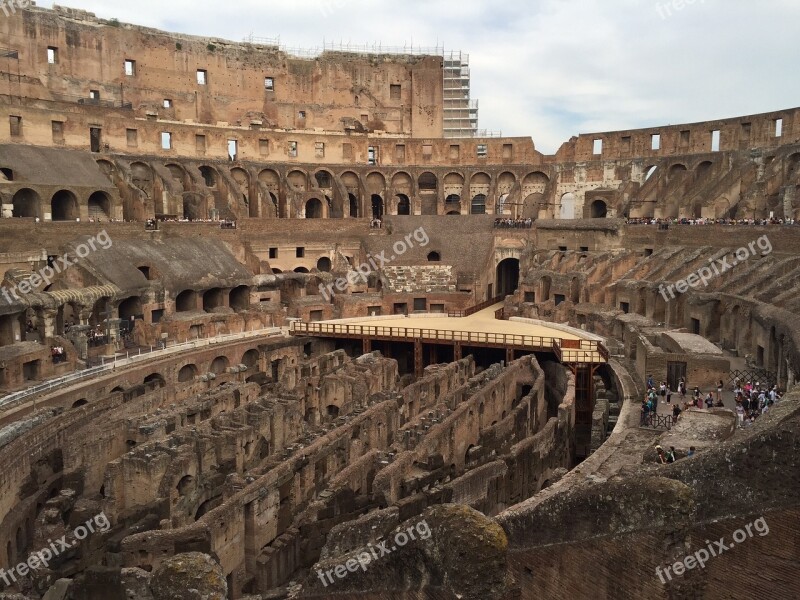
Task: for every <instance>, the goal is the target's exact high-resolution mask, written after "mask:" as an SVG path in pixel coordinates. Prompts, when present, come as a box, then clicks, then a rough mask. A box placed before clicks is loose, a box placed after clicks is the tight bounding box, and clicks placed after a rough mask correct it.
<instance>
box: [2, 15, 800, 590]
mask: <svg viewBox="0 0 800 600" xmlns="http://www.w3.org/2000/svg"><path fill="white" fill-rule="evenodd" d="M0 46H2V48H0V107H1V108H2V112H3V117H2V119H3V122H5V121H6V120H7V121H8V126H6V125H4V124H3V125H2V126H0V200H1V202H2V218H0V266H2V273H3V282H2V296H3V299H2V300H0V392H2V394H3V397H2V399H0V407H2V410H1V411H0V427H1V429H0V465H1V466H2V471H1V473H0V567H2V568H3V570H2V571H0V579H1V580H2V583H0V588H2V592H1V593H0V598H5V599H16V600H23V599H41V598H45V599H46V600H65V599H71V600H92V599H99V600H124V599H133V600H166V599H176V600H182V599H200V598H208V599H222V598H231V599H250V600H257V599H259V598H260V599H271V600H279V599H289V598H293V599H294V598H297V599H303V598H309V599H311V598H320V599H321V598H341V599H348V600H349V599H352V600H356V599H397V600H401V599H402V600H411V599H423V598H433V599H442V600H445V599H448V600H449V599H456V598H463V599H470V600H495V599H496V600H512V599H514V600H517V599H528V598H530V599H535V598H547V599H550V598H554V599H561V598H565V599H566V598H569V599H572V598H579V599H583V598H587V599H594V598H608V599H640V598H648V599H649V598H653V599H665V600H666V599H684V598H685V599H688V598H712V599H716V598H720V599H722V598H725V599H750V598H770V599H773V598H778V599H784V598H785V599H790V598H797V597H800V583H798V581H799V579H798V573H799V572H800V525H798V523H799V522H800V521H799V520H798V517H800V504H799V503H798V491H800V468H799V465H798V458H797V457H798V450H800V437H798V432H800V392H795V391H793V390H794V389H796V387H795V386H796V383H797V377H798V373H800V323H799V322H798V319H797V316H796V315H798V314H800V294H798V290H799V288H798V283H797V282H798V276H799V275H800V259H798V253H799V252H800V229H798V228H797V224H798V220H800V108H792V109H787V110H782V111H779V112H774V113H769V114H756V115H748V116H743V117H737V118H727V119H723V120H719V121H714V122H704V123H691V124H685V125H670V126H665V127H659V128H652V129H646V130H630V131H613V132H601V133H592V134H584V135H579V136H576V137H573V138H572V139H570V140H569V141H567V142H565V143H564V144H563V145H562V146H561V147H560V148H559V150H558V151H557V152H556V153H555V154H554V155H545V154H542V153H541V152H539V151H537V150H536V147H535V145H534V143H533V140H532V139H531V138H497V137H485V138H482V137H477V136H476V135H473V134H470V133H471V132H470V131H469V128H470V127H471V123H472V117H471V116H470V115H471V112H472V109H471V108H470V107H471V105H470V104H469V103H467V104H466V105H465V106H466V108H463V107H462V108H453V106H454V104H455V105H457V104H458V102H457V101H456V99H454V98H452V97H450V96H449V90H450V88H448V87H447V85H448V84H447V83H446V82H448V81H452V80H453V79H456V80H458V78H459V77H460V75H459V74H460V73H462V68H463V65H462V63H461V62H459V61H460V59H459V58H458V56H457V55H451V54H446V55H442V56H419V55H380V56H379V55H368V54H359V53H348V52H325V53H323V54H322V55H320V56H318V57H316V58H299V57H296V56H292V55H289V54H287V53H285V52H283V51H282V50H281V49H280V48H276V47H270V46H264V45H259V44H256V43H234V42H228V41H224V40H218V39H206V38H199V37H192V36H189V35H181V34H175V33H167V32H163V31H157V30H153V29H146V28H143V27H139V26H135V25H129V24H125V23H119V22H115V21H104V20H102V19H99V18H97V17H96V16H95V15H93V14H91V13H88V12H84V11H80V10H75V9H69V8H64V7H54V8H53V9H43V8H37V7H35V6H30V7H25V8H20V9H19V10H16V11H14V12H13V14H11V15H9V16H8V18H4V19H0ZM459 110H461V111H464V112H462V113H458V111H459ZM454 111H455V113H454ZM465 113H466V116H465ZM453 114H460V116H459V117H453ZM448 115H449V116H448ZM454 118H456V119H463V120H464V123H465V125H464V127H465V128H466V129H463V130H462V129H458V128H456V129H455V130H454V129H453V126H452V124H450V125H448V123H450V121H451V120H452V119H454ZM465 131H466V133H465ZM459 132H460V133H459ZM795 294H798V295H795ZM651 377H652V378H653V381H654V384H655V386H656V387H657V388H658V387H659V386H660V382H661V381H664V382H666V383H667V384H668V386H669V388H670V389H671V390H674V391H673V394H674V395H673V396H672V397H671V404H666V402H665V401H664V399H663V396H662V397H661V399H660V400H659V398H658V397H657V398H656V403H657V405H656V406H655V407H654V408H653V411H645V410H644V409H643V398H646V395H647V387H648V383H649V381H648V380H649V379H650V378H651ZM681 379H684V380H685V382H686V384H687V387H688V389H689V391H688V396H689V397H688V398H687V399H686V401H685V403H684V399H683V397H682V396H679V393H678V387H679V382H680V380H681ZM745 380H747V381H748V383H749V382H752V384H753V385H757V386H758V387H762V388H763V389H765V390H771V389H772V387H773V386H776V390H777V391H778V394H779V395H780V399H777V397H776V398H775V401H774V402H772V399H771V398H770V396H769V394H767V397H766V400H767V401H766V402H764V401H762V402H761V404H763V405H764V408H765V409H767V410H762V411H761V412H763V414H761V415H760V416H758V418H756V419H754V420H751V418H750V415H749V414H745V415H744V417H742V415H741V414H740V413H741V404H739V405H738V406H737V404H736V402H735V400H734V394H733V392H732V390H733V388H734V387H735V386H736V384H737V382H738V383H739V385H740V386H742V385H744V384H745ZM719 381H721V382H722V388H723V390H722V401H721V402H720V403H718V405H717V406H711V407H709V408H707V407H706V406H705V405H702V403H701V407H702V408H695V407H694V406H692V407H691V408H689V407H687V404H688V403H689V401H690V399H691V397H692V396H693V390H694V389H695V388H698V389H699V390H701V394H702V396H705V394H706V393H712V395H713V394H715V393H716V388H717V386H718V385H719V384H718V383H717V382H719ZM702 396H701V398H702ZM673 405H679V406H682V407H683V408H686V410H684V411H683V412H682V414H680V416H679V417H677V418H676V417H675V416H674V412H673V411H674V409H673V408H672V406H673ZM756 408H759V409H760V408H761V407H760V405H759V406H758V407H756ZM749 412H753V413H755V412H757V411H755V410H752V407H751V411H749ZM659 446H660V447H662V448H664V449H666V448H673V449H674V455H675V458H676V460H675V461H674V462H673V461H672V458H671V457H669V462H666V463H665V462H664V461H662V459H661V458H660V455H659V454H658V452H657V448H658V447H659ZM670 452H672V450H670ZM741 538H744V539H741ZM716 540H720V541H719V543H717V542H716ZM731 540H735V542H734V541H731ZM745 540H746V541H745ZM720 544H722V545H720ZM709 555H710V556H709ZM690 563H693V564H690ZM700 563H702V564H700Z"/></svg>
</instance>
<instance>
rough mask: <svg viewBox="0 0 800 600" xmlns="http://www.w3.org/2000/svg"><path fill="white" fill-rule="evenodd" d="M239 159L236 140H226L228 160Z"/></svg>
mask: <svg viewBox="0 0 800 600" xmlns="http://www.w3.org/2000/svg"><path fill="white" fill-rule="evenodd" d="M238 157H239V142H238V141H237V140H228V158H229V159H231V160H236V159H237V158H238Z"/></svg>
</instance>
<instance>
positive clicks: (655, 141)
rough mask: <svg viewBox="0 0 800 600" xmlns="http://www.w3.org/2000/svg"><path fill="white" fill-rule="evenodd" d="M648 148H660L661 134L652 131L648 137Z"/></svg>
mask: <svg viewBox="0 0 800 600" xmlns="http://www.w3.org/2000/svg"><path fill="white" fill-rule="evenodd" d="M650 149H651V150H661V134H660V133H654V134H653V135H652V136H651V137H650Z"/></svg>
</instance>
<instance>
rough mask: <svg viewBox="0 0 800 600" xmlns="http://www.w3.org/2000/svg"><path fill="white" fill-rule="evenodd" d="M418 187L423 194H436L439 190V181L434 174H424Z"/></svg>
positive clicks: (419, 180)
mask: <svg viewBox="0 0 800 600" xmlns="http://www.w3.org/2000/svg"><path fill="white" fill-rule="evenodd" d="M417 185H418V186H419V191H420V192H422V193H425V192H435V191H436V190H437V189H439V180H438V179H436V175H434V174H433V173H423V174H422V175H420V176H419V179H418V180H417Z"/></svg>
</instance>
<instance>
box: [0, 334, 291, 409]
mask: <svg viewBox="0 0 800 600" xmlns="http://www.w3.org/2000/svg"><path fill="white" fill-rule="evenodd" d="M280 333H281V329H280V328H279V327H270V328H267V329H259V330H257V331H246V332H244V333H234V334H228V335H221V336H217V337H208V338H201V339H197V340H190V341H187V342H180V343H177V344H173V345H171V346H167V347H166V348H157V347H151V349H150V350H149V351H148V350H144V351H142V350H141V349H139V351H138V352H137V353H134V354H131V353H130V352H127V353H126V354H125V358H121V357H120V358H117V357H116V356H114V358H113V359H108V360H105V359H103V364H101V365H97V366H94V367H90V368H88V369H84V370H83V371H77V372H74V373H70V374H69V375H64V376H63V377H58V378H56V379H51V380H49V381H46V382H44V383H40V384H37V385H35V386H33V387H29V388H26V389H24V390H20V391H18V392H14V393H13V394H9V395H7V396H3V397H2V398H0V407H3V406H5V405H7V404H10V403H12V402H16V401H18V400H24V399H25V398H29V397H31V396H36V395H38V394H41V393H42V392H49V391H52V390H54V389H56V388H60V387H64V386H66V385H68V384H70V383H74V382H75V381H80V380H82V379H86V378H87V377H92V376H94V375H98V374H100V373H103V372H106V371H111V370H114V369H117V368H120V367H126V366H128V365H131V364H135V363H137V362H140V361H142V360H146V359H153V358H161V357H163V356H169V355H171V354H177V353H180V352H183V351H184V350H190V349H194V348H202V347H205V346H211V345H216V344H225V343H228V342H233V341H240V340H246V339H250V338H254V337H263V336H272V335H277V334H280Z"/></svg>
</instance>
